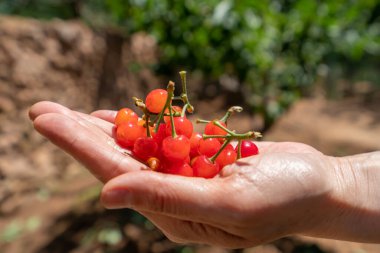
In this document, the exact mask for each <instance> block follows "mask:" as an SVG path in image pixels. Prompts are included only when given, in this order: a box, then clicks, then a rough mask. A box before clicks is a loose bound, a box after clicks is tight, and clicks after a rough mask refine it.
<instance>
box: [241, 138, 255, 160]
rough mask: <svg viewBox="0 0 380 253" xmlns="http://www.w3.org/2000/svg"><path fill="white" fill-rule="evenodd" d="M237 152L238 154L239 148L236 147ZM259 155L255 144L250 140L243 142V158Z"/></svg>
mask: <svg viewBox="0 0 380 253" xmlns="http://www.w3.org/2000/svg"><path fill="white" fill-rule="evenodd" d="M235 151H236V152H238V146H236V148H235ZM258 153H259V149H258V147H257V146H256V144H255V143H253V142H252V141H248V140H243V141H242V142H241V157H242V158H244V157H248V156H252V155H257V154H258Z"/></svg>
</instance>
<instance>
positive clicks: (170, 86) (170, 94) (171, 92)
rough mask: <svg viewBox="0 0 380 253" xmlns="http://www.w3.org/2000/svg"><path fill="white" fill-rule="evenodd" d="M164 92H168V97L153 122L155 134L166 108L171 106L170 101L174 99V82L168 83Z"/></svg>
mask: <svg viewBox="0 0 380 253" xmlns="http://www.w3.org/2000/svg"><path fill="white" fill-rule="evenodd" d="M166 91H167V92H168V97H167V98H166V102H165V105H164V108H162V111H161V112H160V114H159V115H158V117H157V120H155V121H156V122H157V124H156V126H155V128H154V132H155V133H157V131H158V127H159V126H160V123H161V121H162V118H163V117H164V114H165V109H166V108H168V107H169V105H171V103H172V99H173V97H174V82H172V81H169V83H168V86H167V87H166Z"/></svg>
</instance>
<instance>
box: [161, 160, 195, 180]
mask: <svg viewBox="0 0 380 253" xmlns="http://www.w3.org/2000/svg"><path fill="white" fill-rule="evenodd" d="M163 172H164V173H167V174H173V175H181V176H186V177H192V176H194V172H193V168H192V167H191V166H190V165H189V164H188V163H186V162H177V163H175V162H174V163H173V162H171V163H170V162H167V163H165V165H164V168H163Z"/></svg>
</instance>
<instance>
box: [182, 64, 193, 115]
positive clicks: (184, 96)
mask: <svg viewBox="0 0 380 253" xmlns="http://www.w3.org/2000/svg"><path fill="white" fill-rule="evenodd" d="M179 75H180V76H181V83H182V94H181V96H180V97H181V99H182V101H183V103H184V104H185V105H187V106H186V109H187V112H189V113H193V112H194V106H192V105H191V104H190V101H189V98H188V96H187V84H186V71H184V70H182V71H180V72H179Z"/></svg>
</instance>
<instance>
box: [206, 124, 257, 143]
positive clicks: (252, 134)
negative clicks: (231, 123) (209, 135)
mask: <svg viewBox="0 0 380 253" xmlns="http://www.w3.org/2000/svg"><path fill="white" fill-rule="evenodd" d="M212 123H213V124H214V125H215V126H217V127H219V128H221V129H223V130H224V131H226V132H227V133H228V134H229V135H226V136H227V137H228V136H232V137H233V138H234V139H251V138H258V137H263V136H262V135H261V133H260V132H254V131H249V132H246V133H244V134H237V133H235V132H234V131H231V130H230V129H228V128H226V127H224V126H223V125H222V124H220V122H219V121H218V120H214V121H213V122H212Z"/></svg>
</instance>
